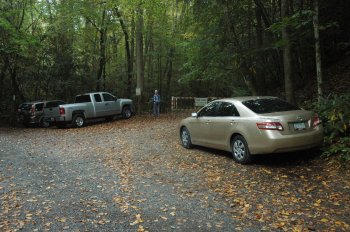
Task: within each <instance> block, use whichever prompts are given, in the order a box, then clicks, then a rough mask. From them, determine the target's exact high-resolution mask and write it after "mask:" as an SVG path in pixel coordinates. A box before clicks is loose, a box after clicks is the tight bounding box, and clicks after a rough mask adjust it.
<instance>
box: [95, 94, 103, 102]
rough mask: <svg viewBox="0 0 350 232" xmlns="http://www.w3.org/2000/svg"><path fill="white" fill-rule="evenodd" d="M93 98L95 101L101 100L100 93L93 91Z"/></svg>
mask: <svg viewBox="0 0 350 232" xmlns="http://www.w3.org/2000/svg"><path fill="white" fill-rule="evenodd" d="M94 98H95V101H96V102H102V99H101V95H100V94H98V93H95V94H94Z"/></svg>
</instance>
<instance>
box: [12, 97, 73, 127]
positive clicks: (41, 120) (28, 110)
mask: <svg viewBox="0 0 350 232" xmlns="http://www.w3.org/2000/svg"><path fill="white" fill-rule="evenodd" d="M64 104H66V103H65V102H64V101H61V100H54V101H33V102H25V103H22V104H20V105H19V106H18V109H17V122H19V123H21V124H23V125H24V126H30V125H39V126H42V127H49V126H50V123H49V121H48V120H45V110H47V109H49V110H52V109H54V108H58V106H59V105H64Z"/></svg>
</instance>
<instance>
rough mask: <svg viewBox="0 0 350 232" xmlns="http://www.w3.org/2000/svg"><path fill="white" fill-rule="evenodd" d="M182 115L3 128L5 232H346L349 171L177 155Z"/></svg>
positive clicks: (308, 157)
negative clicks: (68, 125)
mask: <svg viewBox="0 0 350 232" xmlns="http://www.w3.org/2000/svg"><path fill="white" fill-rule="evenodd" d="M182 117H183V115H180V116H179V115H161V117H159V118H153V117H151V116H142V117H141V116H137V117H133V118H131V119H130V120H115V121H112V122H99V123H95V124H90V125H88V126H86V127H84V128H81V129H74V128H67V129H56V128H48V129H42V128H0V204H1V205H0V206H1V211H0V230H1V231H18V230H22V231H262V230H267V231H332V230H333V231H349V230H350V226H349V224H350V173H349V170H347V169H346V168H343V167H339V166H337V164H334V163H331V162H329V161H327V160H323V159H320V158H319V155H318V154H310V152H309V151H306V152H297V153H289V154H281V155H264V156H259V157H257V158H256V159H255V161H254V162H253V164H250V165H240V164H237V163H235V162H234V161H233V160H232V158H231V155H230V153H227V152H223V151H218V150H212V149H205V148H201V147H195V148H194V149H191V150H187V149H184V148H182V146H181V144H180V141H179V136H178V134H179V133H178V128H177V126H178V123H179V121H180V120H181V118H182Z"/></svg>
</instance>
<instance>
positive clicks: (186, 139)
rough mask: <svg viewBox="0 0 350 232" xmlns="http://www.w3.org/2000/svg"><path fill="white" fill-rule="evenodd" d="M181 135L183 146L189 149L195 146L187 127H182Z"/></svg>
mask: <svg viewBox="0 0 350 232" xmlns="http://www.w3.org/2000/svg"><path fill="white" fill-rule="evenodd" d="M180 137H181V143H182V146H183V147H185V148H188V149H189V148H191V147H193V145H192V141H191V135H190V132H189V131H188V129H187V128H186V127H183V128H182V129H181V132H180Z"/></svg>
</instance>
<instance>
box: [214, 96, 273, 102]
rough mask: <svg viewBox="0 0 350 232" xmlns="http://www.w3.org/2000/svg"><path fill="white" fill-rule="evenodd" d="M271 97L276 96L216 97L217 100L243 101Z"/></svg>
mask: <svg viewBox="0 0 350 232" xmlns="http://www.w3.org/2000/svg"><path fill="white" fill-rule="evenodd" d="M271 98H277V97H273V96H244V97H233V98H223V99H218V100H217V101H220V100H221V101H230V102H243V101H250V100H257V99H271Z"/></svg>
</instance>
